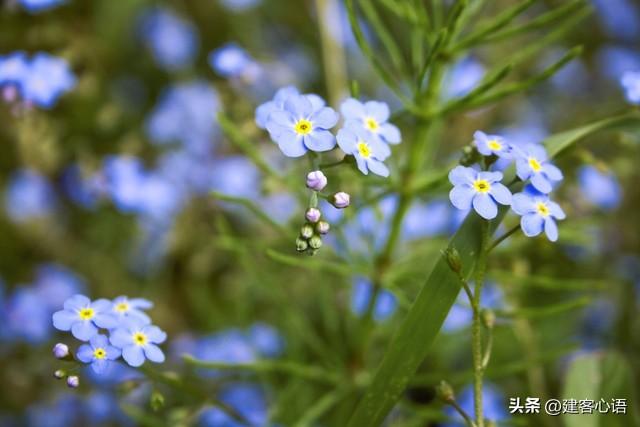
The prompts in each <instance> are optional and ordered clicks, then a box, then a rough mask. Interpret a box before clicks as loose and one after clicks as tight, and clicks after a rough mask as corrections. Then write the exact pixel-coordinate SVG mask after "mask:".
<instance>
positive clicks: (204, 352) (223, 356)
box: [193, 329, 257, 364]
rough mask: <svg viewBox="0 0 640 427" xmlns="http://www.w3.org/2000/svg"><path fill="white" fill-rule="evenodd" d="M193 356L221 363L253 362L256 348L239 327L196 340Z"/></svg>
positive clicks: (255, 356)
mask: <svg viewBox="0 0 640 427" xmlns="http://www.w3.org/2000/svg"><path fill="white" fill-rule="evenodd" d="M193 356H194V357H195V358H197V359H200V360H206V361H209V362H221V363H238V364H242V363H251V362H253V361H255V360H256V358H257V354H256V349H255V348H254V347H253V345H252V343H251V342H250V341H249V340H248V339H247V337H246V335H245V334H244V333H243V332H242V331H240V330H238V329H227V330H224V331H222V332H219V333H217V334H214V335H210V336H208V337H205V338H202V339H199V340H197V341H196V345H195V348H194V352H193Z"/></svg>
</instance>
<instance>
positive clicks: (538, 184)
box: [531, 173, 553, 194]
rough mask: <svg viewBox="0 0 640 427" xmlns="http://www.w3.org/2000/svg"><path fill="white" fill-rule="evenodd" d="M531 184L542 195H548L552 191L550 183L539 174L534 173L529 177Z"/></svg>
mask: <svg viewBox="0 0 640 427" xmlns="http://www.w3.org/2000/svg"><path fill="white" fill-rule="evenodd" d="M531 184H533V186H534V187H535V189H536V190H538V191H540V192H541V193H544V194H547V193H550V192H551V190H552V189H553V187H552V186H551V183H550V182H549V181H548V180H547V178H545V177H544V175H543V174H541V173H534V174H533V175H532V176H531Z"/></svg>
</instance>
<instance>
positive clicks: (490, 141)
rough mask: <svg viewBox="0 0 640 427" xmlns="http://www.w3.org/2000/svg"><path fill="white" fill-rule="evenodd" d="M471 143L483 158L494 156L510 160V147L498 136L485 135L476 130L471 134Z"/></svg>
mask: <svg viewBox="0 0 640 427" xmlns="http://www.w3.org/2000/svg"><path fill="white" fill-rule="evenodd" d="M473 143H474V144H475V146H476V148H477V149H478V152H479V153H480V154H482V155H483V156H491V155H495V156H498V157H500V158H503V159H510V158H511V146H510V145H509V144H508V143H507V142H506V141H505V140H504V138H503V137H501V136H499V135H487V134H486V133H484V132H482V131H479V130H478V131H476V132H475V133H474V134H473Z"/></svg>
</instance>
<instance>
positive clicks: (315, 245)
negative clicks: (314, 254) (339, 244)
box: [309, 234, 322, 249]
mask: <svg viewBox="0 0 640 427" xmlns="http://www.w3.org/2000/svg"><path fill="white" fill-rule="evenodd" d="M309 246H310V247H311V249H320V247H321V246H322V237H320V236H318V235H317V234H316V235H315V236H313V237H312V238H310V239H309Z"/></svg>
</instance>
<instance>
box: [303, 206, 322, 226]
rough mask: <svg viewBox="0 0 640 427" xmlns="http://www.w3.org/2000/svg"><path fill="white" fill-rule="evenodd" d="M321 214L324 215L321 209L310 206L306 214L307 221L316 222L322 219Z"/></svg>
mask: <svg viewBox="0 0 640 427" xmlns="http://www.w3.org/2000/svg"><path fill="white" fill-rule="evenodd" d="M320 215H322V214H321V213H320V210H319V209H316V208H309V209H307V212H306V213H305V214H304V216H305V218H307V221H309V222H312V223H314V224H315V223H316V222H318V221H320Z"/></svg>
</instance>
